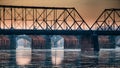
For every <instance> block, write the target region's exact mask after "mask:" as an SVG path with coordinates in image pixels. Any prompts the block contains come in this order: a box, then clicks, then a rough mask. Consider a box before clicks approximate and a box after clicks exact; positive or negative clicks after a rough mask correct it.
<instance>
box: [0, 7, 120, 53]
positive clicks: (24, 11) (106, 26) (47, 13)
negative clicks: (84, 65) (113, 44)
mask: <svg viewBox="0 0 120 68" xmlns="http://www.w3.org/2000/svg"><path fill="white" fill-rule="evenodd" d="M119 23H120V9H105V10H104V11H103V12H102V14H101V15H100V16H99V17H98V18H97V20H96V21H95V23H93V25H92V26H89V25H88V24H87V23H86V22H85V21H84V20H83V18H82V17H81V16H80V14H79V13H78V11H77V10H76V9H75V8H64V7H31V6H4V5H0V34H2V35H3V34H4V35H21V34H26V35H32V34H33V35H83V37H82V38H81V39H84V40H85V39H86V36H87V35H89V39H88V42H87V43H88V44H89V43H92V44H93V48H94V50H95V51H99V44H98V36H99V35H120V31H119V28H120V24H119ZM32 38H33V36H32ZM37 38H41V37H37ZM10 39H11V40H14V38H13V36H11V37H10ZM86 40H87V39H86ZM90 40H91V41H90ZM48 41H49V40H47V42H48ZM12 42H13V41H11V43H12ZM82 43H84V44H85V43H86V42H82ZM12 45H13V44H12ZM47 45H48V44H47ZM86 47H87V44H86ZM13 48H14V46H13Z"/></svg>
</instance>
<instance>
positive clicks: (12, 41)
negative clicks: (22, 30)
mask: <svg viewBox="0 0 120 68" xmlns="http://www.w3.org/2000/svg"><path fill="white" fill-rule="evenodd" d="M9 38H10V49H16V39H15V38H16V36H15V35H10V36H9Z"/></svg>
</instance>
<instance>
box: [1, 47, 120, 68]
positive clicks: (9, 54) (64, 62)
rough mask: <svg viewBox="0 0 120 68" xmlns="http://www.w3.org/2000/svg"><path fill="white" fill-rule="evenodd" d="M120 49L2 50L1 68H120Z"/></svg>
mask: <svg viewBox="0 0 120 68" xmlns="http://www.w3.org/2000/svg"><path fill="white" fill-rule="evenodd" d="M119 66H120V48H119V47H116V48H115V49H100V51H99V53H98V54H97V55H95V54H93V52H87V51H86V52H84V53H83V52H81V50H80V49H62V50H61V49H34V50H31V49H18V50H17V49H16V50H0V68H120V67H119Z"/></svg>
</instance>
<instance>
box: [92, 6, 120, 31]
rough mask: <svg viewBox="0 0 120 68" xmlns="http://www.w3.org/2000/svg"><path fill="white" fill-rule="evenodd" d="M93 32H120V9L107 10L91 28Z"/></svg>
mask: <svg viewBox="0 0 120 68" xmlns="http://www.w3.org/2000/svg"><path fill="white" fill-rule="evenodd" d="M91 29H92V30H102V31H119V30H120V9H114V8H113V9H105V10H104V11H103V12H102V13H101V15H100V16H99V17H98V19H97V20H96V21H95V23H94V24H93V25H92V27H91Z"/></svg>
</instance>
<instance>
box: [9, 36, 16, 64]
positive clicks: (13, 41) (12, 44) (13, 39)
mask: <svg viewBox="0 0 120 68" xmlns="http://www.w3.org/2000/svg"><path fill="white" fill-rule="evenodd" d="M9 39H10V49H11V50H12V51H11V52H10V53H11V56H10V61H12V62H10V65H16V55H15V54H16V51H15V49H16V36H15V35H10V36H9Z"/></svg>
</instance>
